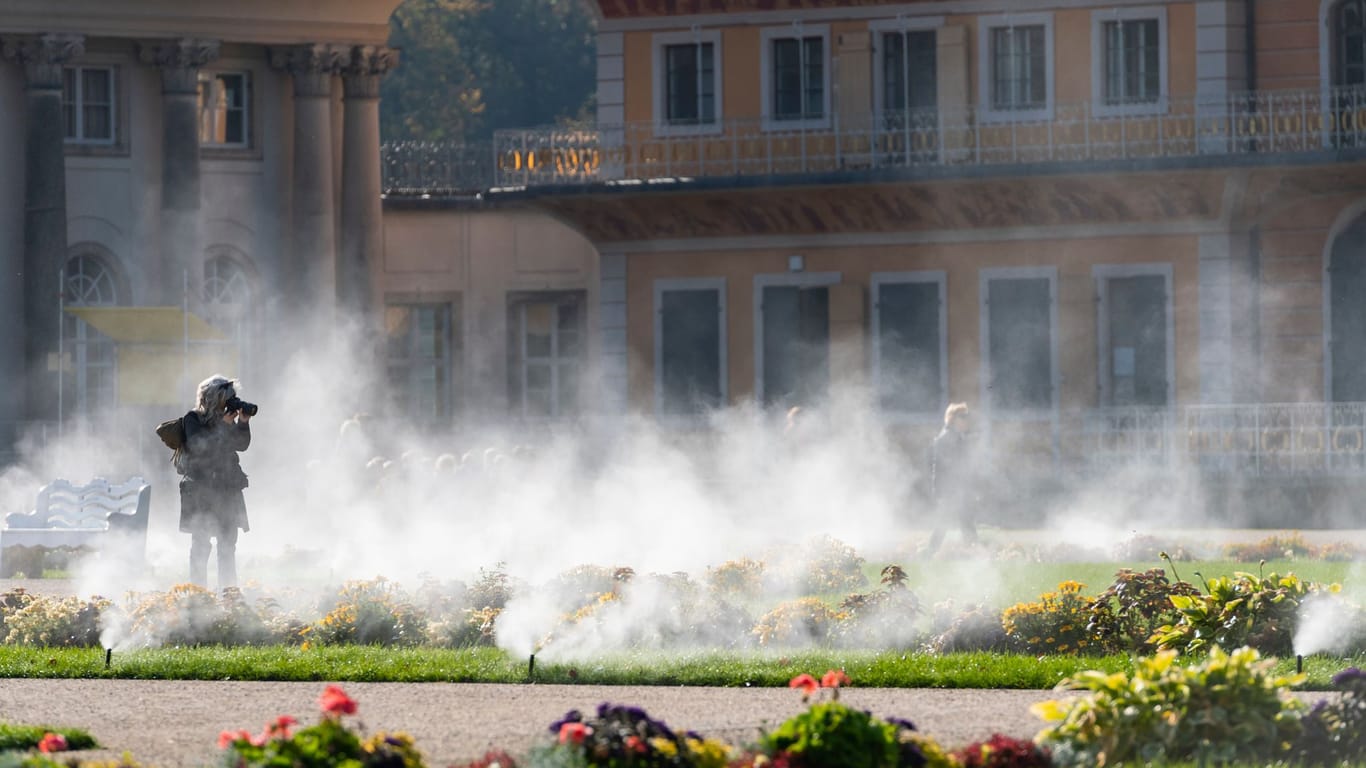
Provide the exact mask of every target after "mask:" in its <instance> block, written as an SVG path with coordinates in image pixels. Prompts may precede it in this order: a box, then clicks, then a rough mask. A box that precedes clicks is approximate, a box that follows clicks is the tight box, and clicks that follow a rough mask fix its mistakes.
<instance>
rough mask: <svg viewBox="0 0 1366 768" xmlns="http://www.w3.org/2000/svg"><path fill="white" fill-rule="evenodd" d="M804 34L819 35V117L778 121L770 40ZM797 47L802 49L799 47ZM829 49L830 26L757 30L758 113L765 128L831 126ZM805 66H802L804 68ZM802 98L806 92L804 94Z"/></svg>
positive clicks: (798, 26)
mask: <svg viewBox="0 0 1366 768" xmlns="http://www.w3.org/2000/svg"><path fill="white" fill-rule="evenodd" d="M806 37H819V38H821V40H822V42H821V52H822V61H821V79H822V90H821V116H820V117H819V118H815V119H805V118H804V119H799V120H778V119H776V118H774V116H773V87H774V82H773V41H774V40H785V39H787V38H796V39H797V40H801V39H802V38H806ZM798 49H799V50H803V51H804V50H805V48H803V47H802V46H798ZM833 60H834V59H833V56H832V52H831V50H830V25H828V24H802V23H800V22H795V23H793V24H788V25H786V26H782V27H764V28H763V29H761V30H759V75H760V77H759V91H760V93H759V97H760V109H761V112H760V114H761V115H762V118H763V120H762V125H763V130H765V131H802V130H812V129H817V130H820V129H828V128H829V127H830V125H831V117H830V115H831V112H832V105H833V103H834V100H833V99H832V98H831V96H832V94H831V93H830V84H831V82H832V81H831V77H830V69H831V63H832V62H833ZM803 69H805V67H803ZM803 98H805V95H804V94H803Z"/></svg>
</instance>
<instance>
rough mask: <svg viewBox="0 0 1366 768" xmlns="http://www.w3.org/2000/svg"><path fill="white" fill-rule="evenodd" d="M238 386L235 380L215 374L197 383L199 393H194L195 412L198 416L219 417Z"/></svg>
mask: <svg viewBox="0 0 1366 768" xmlns="http://www.w3.org/2000/svg"><path fill="white" fill-rule="evenodd" d="M238 384H239V382H238V381H237V379H230V378H228V377H227V376H224V375H222V374H217V373H216V374H214V375H212V376H210V377H209V378H207V379H204V380H203V381H201V382H199V391H198V392H196V393H195V405H194V409H195V411H196V412H197V413H198V414H199V415H200V416H221V415H222V414H223V411H224V410H226V407H227V402H228V400H229V399H230V398H232V397H234V396H235V395H236V394H237V386H238Z"/></svg>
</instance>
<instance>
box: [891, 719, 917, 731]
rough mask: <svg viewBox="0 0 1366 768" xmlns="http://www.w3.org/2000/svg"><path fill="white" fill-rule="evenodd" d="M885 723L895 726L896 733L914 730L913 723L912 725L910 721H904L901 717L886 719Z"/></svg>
mask: <svg viewBox="0 0 1366 768" xmlns="http://www.w3.org/2000/svg"><path fill="white" fill-rule="evenodd" d="M887 722H889V723H891V724H892V725H895V726H896V729H897V730H898V731H914V730H915V723H913V722H911V721H910V720H907V719H905V718H903V717H889V718H887Z"/></svg>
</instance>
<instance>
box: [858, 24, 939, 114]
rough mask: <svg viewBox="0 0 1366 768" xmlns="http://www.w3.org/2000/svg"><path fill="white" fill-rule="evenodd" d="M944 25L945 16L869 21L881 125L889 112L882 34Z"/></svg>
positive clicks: (876, 111)
mask: <svg viewBox="0 0 1366 768" xmlns="http://www.w3.org/2000/svg"><path fill="white" fill-rule="evenodd" d="M943 26H944V17H943V16H899V17H897V18H895V19H877V20H876V21H871V22H869V23H868V31H869V32H871V33H872V35H873V44H872V46H871V48H872V51H873V114H874V115H876V116H877V124H878V125H881V124H882V120H883V117H884V116H885V115H886V113H887V103H886V102H887V89H886V87H885V86H886V81H887V76H886V74H885V73H884V72H883V71H882V53H883V52H882V36H883V35H885V34H887V33H888V32H903V33H904V32H926V31H931V30H934V31H936V33H937V31H938V30H939V29H941V28H943Z"/></svg>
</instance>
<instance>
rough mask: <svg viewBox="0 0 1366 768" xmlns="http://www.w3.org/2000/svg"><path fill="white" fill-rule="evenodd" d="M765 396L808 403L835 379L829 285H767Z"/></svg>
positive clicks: (773, 401)
mask: <svg viewBox="0 0 1366 768" xmlns="http://www.w3.org/2000/svg"><path fill="white" fill-rule="evenodd" d="M760 309H761V312H762V313H763V326H764V328H763V330H764V334H763V335H764V337H763V381H762V385H763V386H762V388H763V402H764V404H765V405H783V406H793V405H805V404H809V403H812V402H815V401H817V400H821V399H824V397H825V395H826V392H827V391H828V390H829V385H830V290H829V289H828V288H826V287H825V286H815V287H810V288H801V287H797V286H788V285H781V286H765V287H764V289H763V294H762V305H761V308H760Z"/></svg>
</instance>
